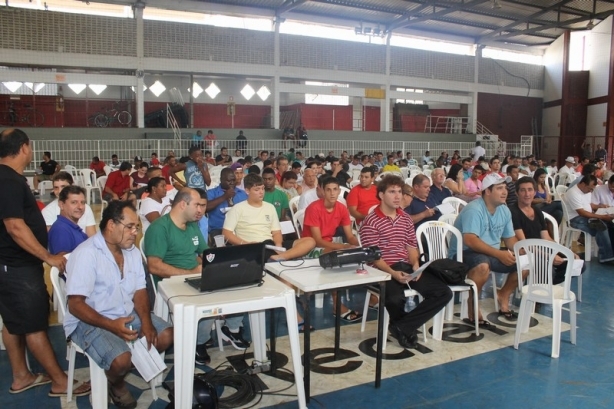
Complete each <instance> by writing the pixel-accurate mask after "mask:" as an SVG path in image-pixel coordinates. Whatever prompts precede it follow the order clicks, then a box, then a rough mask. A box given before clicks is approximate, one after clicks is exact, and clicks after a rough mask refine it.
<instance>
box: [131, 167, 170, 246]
mask: <svg viewBox="0 0 614 409" xmlns="http://www.w3.org/2000/svg"><path fill="white" fill-rule="evenodd" d="M146 192H147V193H149V196H148V197H147V198H146V199H143V201H142V202H141V206H140V208H139V217H140V219H141V225H142V226H143V234H145V232H146V231H147V228H148V227H149V225H150V224H151V223H152V222H153V221H154V220H156V219H157V218H158V217H160V216H162V215H164V214H166V213H167V212H168V211H170V209H171V202H170V199H169V198H168V197H167V196H166V180H164V178H163V177H154V178H151V180H150V181H149V182H148V183H147V190H146Z"/></svg>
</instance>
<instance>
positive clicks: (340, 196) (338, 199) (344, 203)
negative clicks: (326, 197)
mask: <svg viewBox="0 0 614 409" xmlns="http://www.w3.org/2000/svg"><path fill="white" fill-rule="evenodd" d="M337 201H338V202H339V203H342V204H343V205H344V206H345V207H347V206H348V202H347V200H345V198H344V197H343V196H342V195H341V194H339V197H337Z"/></svg>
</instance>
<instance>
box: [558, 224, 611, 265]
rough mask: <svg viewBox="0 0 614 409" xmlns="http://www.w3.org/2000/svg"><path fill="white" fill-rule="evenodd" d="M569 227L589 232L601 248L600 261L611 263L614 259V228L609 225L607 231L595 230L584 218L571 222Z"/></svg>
mask: <svg viewBox="0 0 614 409" xmlns="http://www.w3.org/2000/svg"><path fill="white" fill-rule="evenodd" d="M601 223H603V222H601ZM569 225H570V226H571V227H573V228H574V229H579V230H582V231H584V232H587V233H588V234H590V235H591V236H593V237H595V240H597V246H598V247H599V261H601V262H603V261H609V260H611V259H614V251H613V250H612V240H611V236H612V234H614V226H610V223H608V224H607V225H606V226H607V229H605V230H595V229H593V228H591V227H590V226H589V225H588V219H587V218H586V217H582V216H576V217H574V218H573V219H571V220H570V221H569Z"/></svg>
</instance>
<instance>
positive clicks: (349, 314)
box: [341, 310, 362, 322]
mask: <svg viewBox="0 0 614 409" xmlns="http://www.w3.org/2000/svg"><path fill="white" fill-rule="evenodd" d="M352 316H354V318H351V317H352ZM341 319H342V320H343V321H345V322H356V321H360V320H361V319H362V314H359V313H357V312H356V311H354V310H347V311H346V312H344V313H343V314H341Z"/></svg>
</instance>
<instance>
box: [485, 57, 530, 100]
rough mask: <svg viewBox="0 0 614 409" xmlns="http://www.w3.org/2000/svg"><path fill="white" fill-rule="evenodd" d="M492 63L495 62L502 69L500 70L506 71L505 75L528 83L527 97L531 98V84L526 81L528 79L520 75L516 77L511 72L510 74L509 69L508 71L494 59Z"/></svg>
mask: <svg viewBox="0 0 614 409" xmlns="http://www.w3.org/2000/svg"><path fill="white" fill-rule="evenodd" d="M492 61H493V62H494V63H495V64H497V65H498V66H499V67H500V68H501V69H502V70H503V71H505V73H506V74H507V75H509V76H510V77H514V78H519V79H521V80H523V81H524V82H526V83H527V97H528V96H529V94H530V93H531V84H530V83H529V80H527V79H526V78H524V77H521V76H520V75H515V74H512V73H511V72H509V71H508V70H507V69H506V68H505V67H504V66H502V65H501V64H499V63H498V62H497V60H495V59H493V60H492Z"/></svg>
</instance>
